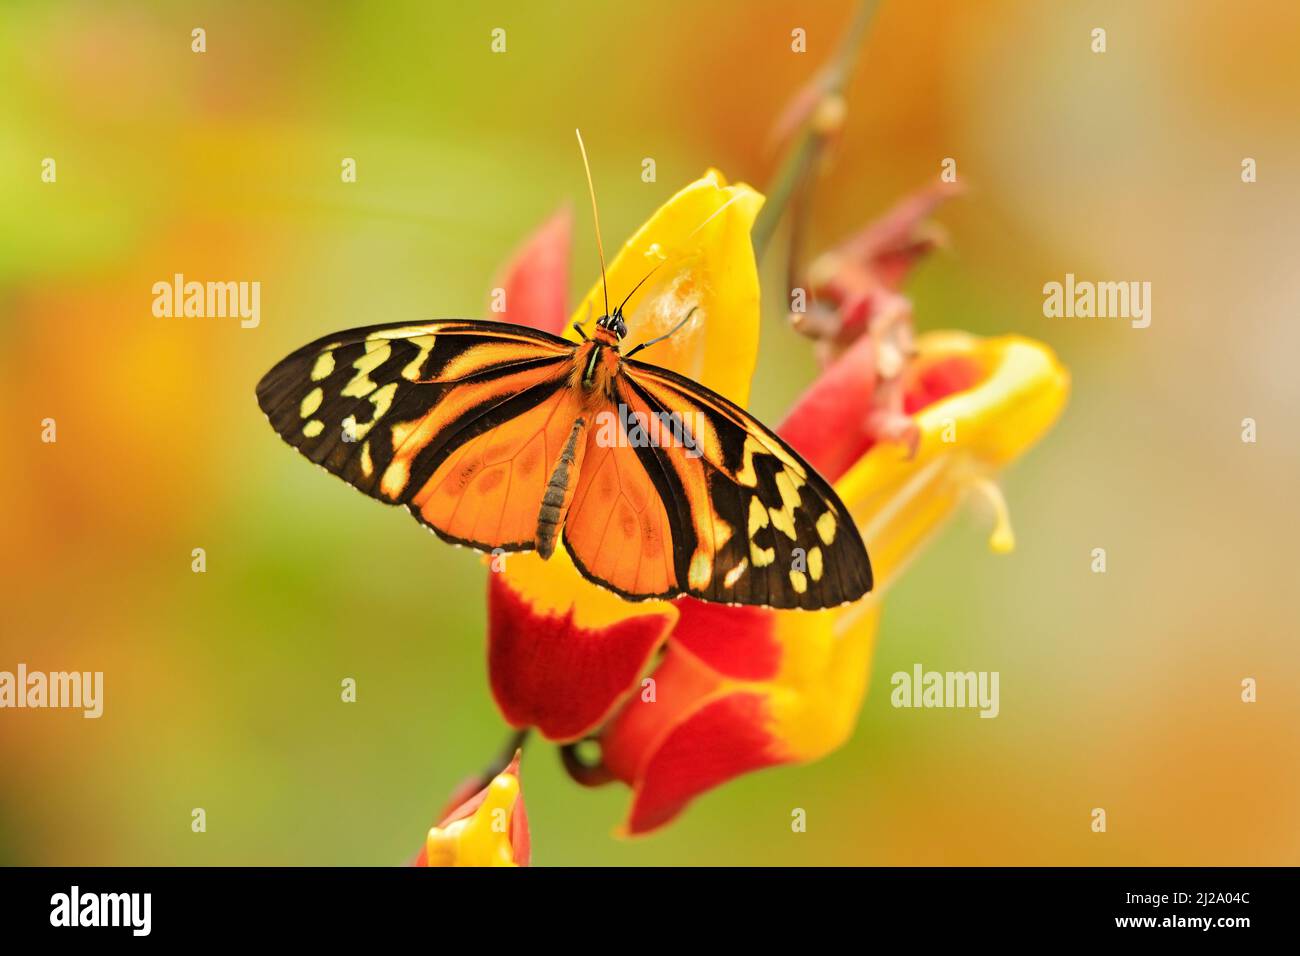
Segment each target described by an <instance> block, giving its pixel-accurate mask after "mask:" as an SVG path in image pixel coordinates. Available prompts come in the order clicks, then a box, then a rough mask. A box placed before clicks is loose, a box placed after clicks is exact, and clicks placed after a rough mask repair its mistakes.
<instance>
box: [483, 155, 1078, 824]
mask: <svg viewBox="0 0 1300 956" xmlns="http://www.w3.org/2000/svg"><path fill="white" fill-rule="evenodd" d="M762 201H763V200H762V197H761V196H759V195H758V194H757V193H756V192H755V191H754V190H752V189H750V188H749V187H748V186H745V185H743V184H742V185H727V184H726V182H725V180H724V179H723V178H722V176H721V175H720V174H719V173H717V172H716V171H710V172H709V173H708V174H706V175H705V176H704V177H703V178H702V179H700V180H698V181H697V182H695V183H693V184H691V185H690V186H688V187H686V188H685V189H683V190H682V191H681V192H679V193H678V194H677V195H675V196H674V197H672V198H671V199H670V200H669V201H668V202H667V203H666V204H665V205H664V206H663V207H662V208H661V209H659V210H658V211H657V212H656V213H655V214H654V216H653V217H652V218H651V219H650V221H649V222H647V223H646V224H645V226H643V227H642V228H641V229H640V230H639V231H638V232H637V233H636V235H634V236H633V237H632V238H631V239H630V240H628V242H627V243H626V244H625V245H624V246H623V247H622V249H621V250H620V251H619V253H618V255H617V256H616V257H615V258H614V260H613V261H612V262H611V263H610V266H609V269H608V281H609V288H610V290H611V294H614V293H615V292H616V291H621V290H628V289H631V288H632V287H633V286H634V285H635V284H636V283H637V282H638V281H639V280H640V279H642V278H643V277H644V276H645V275H646V274H647V272H649V271H650V270H651V269H652V268H654V267H655V266H656V265H660V264H661V263H662V267H661V268H659V269H658V270H657V271H656V272H655V273H654V275H653V277H652V279H651V280H650V281H649V282H647V283H646V284H645V286H643V287H642V288H641V290H639V291H638V292H637V293H636V294H635V295H634V296H633V297H632V299H631V301H630V302H629V305H628V309H627V316H628V326H629V330H630V333H629V341H633V342H635V341H641V340H644V339H646V338H650V337H652V336H654V335H658V334H661V333H662V332H664V331H666V330H667V329H668V328H670V327H671V326H672V324H673V323H674V322H675V320H676V319H677V318H678V317H680V316H681V315H682V314H683V312H684V310H685V307H684V306H683V303H685V302H687V300H689V302H690V304H692V305H695V306H697V307H698V308H699V310H700V312H701V313H702V319H703V321H700V322H698V323H692V324H691V325H690V326H689V327H688V328H687V329H684V330H683V331H682V332H681V333H680V334H678V335H674V336H673V337H672V338H670V339H668V340H667V341H665V342H664V343H662V344H661V345H658V346H656V352H655V355H654V362H655V363H656V364H659V365H662V366H664V367H667V368H670V369H672V370H674V371H677V372H680V373H682V374H684V375H688V376H690V377H691V378H693V379H695V380H697V381H699V382H701V383H702V384H704V385H707V386H708V387H710V388H712V389H714V390H715V391H717V392H719V393H721V394H722V395H725V396H726V397H728V398H730V399H731V400H732V401H734V402H737V403H738V404H741V405H743V404H745V402H746V400H747V398H748V393H749V387H750V379H751V376H752V373H753V368H754V362H755V358H756V355H757V349H758V314H759V313H758V277H757V269H756V267H755V263H754V255H753V251H752V247H751V244H750V239H749V230H750V227H751V226H752V224H753V221H754V217H755V216H756V214H757V212H758V210H759V208H760V207H761V205H762ZM931 207H932V203H931V202H930V201H928V200H927V201H920V202H917V203H914V204H913V205H912V206H910V207H900V208H902V209H904V210H907V209H910V210H912V212H911V214H910V215H911V216H912V219H913V221H907V218H908V214H907V213H906V212H903V213H898V214H896V216H895V219H896V220H898V221H895V222H894V223H893V226H894V230H893V231H892V232H890V233H889V236H890V237H891V238H897V239H898V240H899V242H898V243H896V245H897V246H898V249H899V255H898V256H889V257H886V258H884V259H881V260H879V261H882V262H885V263H886V264H887V267H888V268H890V269H893V268H894V267H895V266H897V265H898V263H899V261H900V259H899V257H900V256H901V257H904V258H906V259H907V261H908V262H910V261H911V259H913V258H915V255H914V253H913V251H912V250H913V249H914V247H913V246H911V245H909V244H907V243H906V242H904V241H903V240H904V239H905V238H906V236H907V235H909V234H910V230H911V229H912V228H913V227H914V226H915V224H916V223H915V221H914V220H915V219H917V218H919V217H921V216H922V215H924V214H925V212H927V211H928V210H929V209H930V208H931ZM561 233H562V234H563V238H564V240H565V242H566V243H567V220H558V219H557V220H554V221H552V223H550V224H548V226H547V227H544V230H543V234H544V235H551V236H554V235H557V234H561ZM543 245H545V244H544V243H543ZM860 245H862V248H861V249H858V248H856V247H854V248H846V249H845V250H844V251H843V253H842V254H843V256H844V258H843V259H842V263H843V264H844V267H845V268H846V269H851V268H856V267H857V265H858V264H860V263H861V262H862V261H864V257H865V260H866V261H868V262H869V261H870V255H871V254H874V253H875V252H876V251H878V248H879V245H880V244H879V243H877V244H876V246H871V244H870V243H865V244H861V243H860ZM869 246H871V247H870V248H868V247H869ZM538 247H539V246H538V243H537V242H536V241H535V242H533V243H530V244H529V246H527V247H526V251H525V254H524V255H523V256H521V258H520V259H519V260H517V262H516V264H515V266H514V267H513V268H512V269H511V270H510V271H509V273H508V274H507V277H506V288H507V301H509V299H510V289H511V287H512V286H511V284H510V283H511V282H518V281H524V283H525V286H526V287H527V289H528V290H529V293H528V296H529V297H528V299H526V300H525V301H528V302H533V303H544V307H538V308H537V310H536V311H532V310H531V309H529V310H525V309H523V308H515V309H513V310H512V311H511V312H510V313H509V315H510V317H511V318H512V319H514V320H515V321H523V322H527V323H528V324H531V325H535V326H538V327H542V328H547V329H549V330H551V331H559V330H560V329H561V328H564V327H565V326H567V324H568V323H567V322H566V320H565V317H564V314H563V311H562V306H561V305H560V304H559V303H562V301H563V298H562V294H559V295H557V294H556V293H555V291H554V290H555V289H560V290H562V289H563V288H564V287H565V283H566V282H567V276H566V275H564V263H565V259H566V257H565V256H563V255H556V254H555V252H554V250H553V249H552V250H549V251H547V252H546V254H545V255H544V256H539V255H538V254H537V252H536V250H537V249H538ZM528 250H533V251H532V252H531V254H530V253H529V252H528ZM854 253H862V255H860V256H857V257H856V258H854V255H853V254H854ZM548 263H549V265H547V264H548ZM882 268H885V267H884V266H882ZM844 274H845V275H853V276H855V278H854V280H853V281H854V282H855V283H856V285H854V286H853V288H856V289H858V290H859V291H861V290H864V289H871V288H881V289H887V290H890V291H893V290H896V289H897V286H898V283H899V282H900V281H901V275H900V274H899V273H898V272H897V271H893V272H890V273H889V274H888V275H885V276H877V277H876V278H875V279H872V278H871V277H870V276H863V275H861V274H858V273H856V272H848V271H846V272H845V273H844ZM520 276H526V280H520V279H519V278H518V277H520ZM547 276H549V278H547ZM826 282H827V283H828V284H829V285H828V288H841V287H840V286H836V285H834V280H833V279H829V278H828V279H827V280H826ZM872 282H875V283H876V285H875V286H873V285H872ZM845 288H847V287H845ZM543 290H547V291H543ZM844 294H845V295H848V294H849V292H848V291H845V293H844ZM856 301H857V302H858V303H859V307H858V308H857V309H855V310H854V312H853V314H852V315H851V316H850V319H852V324H850V325H847V326H841V328H839V329H837V330H836V335H835V345H836V349H835V351H836V352H837V353H838V357H836V358H835V359H833V360H831V361H830V362H829V364H828V365H827V367H826V368H825V369H824V370H823V373H822V374H821V376H820V377H819V378H818V380H817V381H816V382H815V383H814V384H813V385H812V386H811V387H810V388H809V390H808V391H807V392H806V393H805V395H804V396H803V397H802V398H801V399H800V400H799V402H797V403H796V405H795V407H794V409H793V410H792V412H791V414H790V415H789V416H788V418H787V419H786V421H785V422H784V423H783V424H782V425H781V427H780V429H779V431H780V432H781V433H782V435H783V437H785V438H786V440H787V441H789V442H790V443H791V444H792V445H793V446H794V447H795V448H796V449H797V450H799V451H800V452H801V453H802V454H803V455H804V457H805V458H807V460H808V461H809V462H810V463H811V464H813V465H814V466H815V467H816V468H817V469H818V470H819V471H820V472H821V473H822V474H823V475H824V476H825V477H826V478H827V479H828V480H831V481H833V482H834V483H835V487H836V490H837V491H838V492H839V494H840V496H841V498H842V499H843V500H844V502H845V504H846V505H847V506H848V508H849V510H850V511H851V513H852V514H853V516H854V518H855V520H856V522H857V524H858V526H859V528H860V530H861V531H862V535H863V539H864V541H865V542H866V544H867V547H868V550H869V552H870V554H871V558H872V564H873V566H874V569H875V575H876V590H875V591H874V592H873V593H872V594H871V595H869V596H868V597H867V598H865V599H863V600H862V601H859V602H857V603H856V604H853V605H851V606H848V607H843V608H836V609H831V610H824V611H811V612H810V611H776V610H771V609H767V608H754V607H730V606H722V605H714V604H707V603H703V602H700V601H696V600H693V599H689V598H683V599H680V600H677V601H673V602H664V601H650V602H645V603H639V604H633V603H629V602H626V601H624V600H622V599H620V598H618V597H617V596H615V595H613V594H612V593H610V592H608V591H605V590H602V589H601V588H598V587H597V586H595V585H593V584H590V583H589V582H587V581H585V580H584V579H583V578H582V577H581V576H580V575H579V574H578V572H577V571H576V570H575V569H574V568H573V566H572V564H571V562H570V561H569V559H568V557H567V555H565V554H564V553H563V551H557V552H556V554H555V555H554V556H553V557H552V558H551V559H550V560H549V561H542V560H541V559H540V558H538V557H536V556H535V555H532V554H522V555H514V556H511V557H510V558H509V560H508V561H507V562H506V563H505V564H504V566H502V567H501V568H500V569H499V570H500V573H493V574H490V575H489V584H488V603H489V628H488V638H489V648H488V660H489V670H490V678H491V685H492V690H493V694H494V696H495V698H496V701H497V704H498V705H499V707H500V708H501V711H502V713H503V714H504V715H505V717H506V720H507V721H509V722H510V723H511V724H512V725H513V726H516V727H525V726H531V727H535V728H536V729H538V730H539V731H540V732H541V733H542V734H543V735H544V736H546V737H548V738H550V739H552V740H555V741H558V742H562V743H563V742H571V741H576V740H580V739H583V738H589V737H594V738H596V739H598V740H599V743H600V747H601V755H602V757H601V759H602V762H603V767H602V768H600V771H599V772H598V773H596V774H594V775H593V776H601V775H604V776H612V777H615V778H617V779H619V780H622V781H623V782H625V783H626V784H628V785H629V786H630V787H631V788H632V790H633V799H632V806H631V810H630V813H629V815H628V819H627V824H626V831H627V832H629V833H643V832H646V831H648V830H651V829H653V828H655V827H657V826H660V825H662V824H663V823H665V822H667V821H669V820H671V819H672V818H673V817H674V816H676V815H677V814H678V813H679V812H680V811H681V810H682V809H683V808H684V807H685V805H686V804H687V803H688V802H689V801H690V800H691V799H693V798H694V797H695V796H697V795H699V794H700V793H702V792H704V791H706V790H708V789H710V788H712V787H714V786H716V785H718V784H720V783H722V782H724V781H726V780H728V779H730V778H732V777H734V776H736V775H738V774H741V773H744V772H746V771H750V770H755V769H758V768H761V767H766V766H771V765H774V764H780V763H788V762H799V761H807V760H812V759H816V758H818V757H820V756H822V755H824V754H826V753H828V752H829V751H831V750H833V749H834V748H836V747H838V746H839V745H840V744H842V743H843V742H844V741H845V740H846V739H847V737H848V736H849V734H850V733H851V732H852V728H853V726H854V723H855V721H856V719H857V714H858V711H859V708H860V706H861V703H862V699H863V696H864V694H865V691H866V687H867V679H868V675H869V671H870V664H871V656H872V648H873V645H874V641H875V636H876V627H877V622H878V618H879V608H880V599H881V595H882V594H883V592H884V591H885V590H886V589H887V588H888V586H889V584H890V582H891V581H892V580H893V578H894V577H895V576H896V575H897V573H898V572H899V570H900V569H901V568H902V567H903V565H904V564H905V563H906V561H907V560H908V558H909V557H911V556H912V555H913V554H915V553H916V551H917V550H918V548H919V547H920V546H921V544H922V543H923V542H924V541H925V539H926V538H927V537H929V536H930V535H931V534H932V533H933V532H934V531H935V530H936V529H938V528H939V527H940V526H941V525H942V524H943V523H944V521H945V520H946V519H947V518H948V517H949V516H951V515H952V514H953V513H954V511H955V510H956V509H957V508H958V507H959V505H960V504H961V502H962V500H963V499H964V498H966V497H967V496H969V495H971V494H976V495H979V496H981V497H983V498H985V499H986V500H989V501H992V502H993V503H994V505H995V510H996V513H997V514H998V515H999V519H998V521H997V525H996V527H995V531H994V535H993V537H992V539H991V544H992V545H993V546H994V548H995V550H1006V549H1008V548H1009V547H1010V546H1011V535H1010V526H1009V524H1008V523H1007V522H1006V520H1005V507H1004V506H1003V505H1002V503H1001V496H1000V494H999V493H998V492H997V486H996V485H995V484H994V480H995V477H996V475H997V474H998V472H999V471H1000V470H1001V469H1002V468H1003V467H1004V466H1006V465H1008V464H1010V463H1011V462H1012V461H1014V460H1015V459H1016V458H1017V457H1019V455H1020V454H1022V453H1023V452H1024V451H1025V450H1027V449H1028V448H1029V447H1030V446H1031V445H1033V444H1034V443H1035V442H1036V441H1037V440H1038V439H1039V438H1040V437H1041V436H1042V435H1043V434H1044V433H1045V432H1046V431H1047V429H1048V428H1050V426H1051V425H1052V423H1053V422H1054V421H1055V419H1056V418H1057V416H1058V415H1059V413H1060V411H1061V409H1062V407H1063V405H1064V402H1065V398H1066V394H1067V391H1068V375H1067V373H1066V372H1065V370H1064V369H1063V368H1062V367H1061V366H1060V364H1059V363H1058V362H1057V361H1056V359H1055V357H1054V356H1053V355H1052V354H1051V352H1050V351H1049V350H1048V349H1047V348H1046V347H1044V346H1043V345H1041V344H1039V343H1036V342H1033V341H1030V340H1028V339H1024V338H1019V337H1015V336H1009V337H1004V338H995V339H980V338H977V337H974V336H971V335H966V334H964V333H959V332H936V333H930V334H928V335H924V336H921V337H920V338H919V339H917V340H916V341H915V342H912V341H911V339H910V336H908V337H904V338H903V339H901V340H900V339H899V338H898V337H896V336H884V337H882V336H878V335H875V334H872V333H873V329H872V322H871V314H870V309H868V307H867V306H865V305H862V302H863V301H864V300H862V298H861V296H859V297H858V298H857V299H856ZM900 303H901V304H900ZM892 306H893V307H894V308H900V307H901V308H907V305H906V301H905V300H901V297H900V301H899V302H894V303H892ZM686 307H689V306H686ZM864 310H865V311H864ZM602 312H603V299H602V290H601V288H600V286H599V285H595V286H593V287H592V289H591V291H590V292H589V293H588V294H587V296H586V298H585V299H584V300H583V302H582V303H580V304H579V306H578V309H577V310H576V311H575V313H574V314H573V316H572V320H573V321H578V320H584V319H586V318H587V317H588V315H589V314H591V313H594V314H597V315H599V314H601V313H602ZM859 320H861V321H859ZM907 328H909V329H910V323H908V324H907ZM904 418H905V427H903V428H900V421H901V420H903V419H904Z"/></svg>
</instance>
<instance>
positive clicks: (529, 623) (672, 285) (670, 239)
mask: <svg viewBox="0 0 1300 956" xmlns="http://www.w3.org/2000/svg"><path fill="white" fill-rule="evenodd" d="M762 202H763V199H762V197H761V196H760V195H759V194H758V193H756V192H755V191H754V190H753V189H751V188H750V187H748V186H745V185H743V184H738V185H734V186H729V185H727V183H726V181H725V180H724V178H723V177H722V175H721V174H720V173H718V172H717V171H716V170H710V171H709V172H707V173H706V174H705V175H704V176H703V177H702V178H700V179H699V180H697V181H696V182H694V183H692V184H690V185H689V186H687V187H686V188H685V189H682V190H681V191H680V192H678V193H677V194H676V195H675V196H673V197H672V198H671V199H669V200H668V202H667V203H665V204H664V206H663V207H662V208H660V209H659V210H658V211H657V212H656V213H655V214H654V215H653V216H652V217H651V218H650V220H649V222H647V223H646V224H645V225H644V226H642V227H641V229H640V230H639V231H638V232H637V233H636V234H635V235H634V236H633V237H632V238H631V239H629V240H628V241H627V242H626V243H625V244H624V246H623V247H622V249H621V250H620V251H619V253H618V254H617V255H616V256H615V257H614V259H613V260H612V261H611V262H610V263H609V268H608V270H607V276H608V283H609V292H610V296H611V299H610V305H611V308H612V307H613V306H614V305H617V304H618V298H615V297H619V298H621V296H623V295H626V294H627V293H628V292H630V291H631V290H632V289H633V287H634V286H636V285H637V283H638V282H640V281H641V280H642V279H645V278H646V276H647V275H648V274H650V273H651V271H652V270H654V272H653V275H650V277H649V279H647V280H646V282H645V284H644V285H642V286H641V287H640V288H639V289H638V290H637V291H636V292H635V293H634V294H633V295H632V297H631V298H630V299H629V301H628V305H627V309H626V315H627V325H628V339H627V341H629V342H639V341H644V340H646V339H649V338H652V337H654V336H656V335H661V334H663V333H664V332H667V331H668V330H669V329H670V328H672V327H673V326H674V325H675V324H676V323H677V322H679V321H680V320H681V318H682V317H683V316H684V315H686V314H687V313H688V312H690V310H691V309H692V308H695V313H694V314H693V316H692V317H691V320H690V321H689V322H688V323H687V324H686V325H685V326H684V327H683V328H682V329H681V330H680V331H678V332H677V333H675V334H674V335H673V336H672V337H671V338H669V339H667V340H665V341H664V342H661V343H660V344H658V345H656V346H655V349H654V362H655V364H656V365H660V366H662V367H665V368H669V369H672V370H673V371H677V372H680V373H682V374H683V375H687V376H689V377H691V378H693V379H695V380H696V381H699V382H702V383H703V384H705V385H708V386H709V387H710V388H712V389H714V390H715V391H717V392H720V393H722V394H723V395H725V396H727V397H728V398H730V399H731V400H732V401H734V402H737V403H738V404H741V405H743V404H745V402H746V400H747V398H748V395H749V382H750V377H751V375H752V372H753V368H754V362H755V359H756V358H757V354H758V322H757V319H758V272H757V268H756V266H755V263H754V255H753V251H752V248H751V247H750V242H749V229H750V226H751V225H752V224H753V221H754V217H755V215H757V213H758V210H759V207H760V206H761V205H762ZM526 248H535V247H534V246H533V245H532V244H529V245H528V246H526ZM551 261H555V260H554V259H553V258H552V260H551ZM520 268H528V269H533V268H535V263H527V264H524V263H519V262H517V263H516V265H515V267H514V268H513V269H510V270H508V271H507V274H508V275H510V274H514V273H515V272H516V271H518V270H519V269H520ZM552 275H553V280H552V282H553V284H554V285H558V286H559V287H560V288H563V287H564V286H565V285H566V284H567V276H565V275H563V274H562V272H560V271H559V270H554V271H553V272H552ZM604 310H605V305H604V290H603V289H602V287H601V285H600V283H599V282H597V283H596V284H595V285H594V286H593V287H592V288H591V291H590V292H588V294H587V296H586V297H585V299H584V300H583V301H582V303H581V304H580V305H579V306H578V308H577V310H576V311H575V312H574V313H573V316H572V321H576V322H584V321H587V320H588V319H589V318H590V317H591V316H593V315H596V316H599V315H601V314H603V313H604ZM515 318H516V319H518V318H520V316H519V315H517V314H516V315H515ZM528 321H529V324H530V325H537V326H541V327H550V328H554V327H555V325H556V323H555V316H554V314H553V313H552V314H545V315H543V314H538V315H530V316H529V317H528ZM570 334H571V335H574V336H576V333H572V332H571V333H570ZM497 568H499V569H501V573H494V574H491V575H489V583H488V669H489V676H490V680H491V685H492V692H493V695H494V697H495V698H496V701H497V704H498V706H499V707H500V708H501V712H502V714H503V715H504V716H505V718H506V720H507V721H508V722H509V723H510V724H512V725H513V726H515V727H525V726H534V727H536V728H538V729H539V730H540V731H541V732H542V733H543V734H544V735H545V736H546V737H549V738H550V739H552V740H559V741H569V740H575V739H578V738H580V737H582V736H584V735H585V734H587V733H588V732H589V731H591V730H592V729H593V728H595V727H596V726H598V725H599V724H600V723H601V722H602V721H603V719H604V718H605V717H606V716H607V715H608V714H609V713H610V711H611V710H612V709H613V707H614V706H615V705H616V704H617V703H618V702H619V700H620V698H622V697H623V696H625V695H626V694H627V692H628V691H629V690H630V688H631V687H632V685H633V683H634V682H635V681H636V679H637V676H638V675H639V674H640V673H641V672H642V671H643V670H644V669H645V667H646V665H647V664H648V663H649V661H650V658H651V657H652V655H653V654H654V653H655V651H656V650H657V649H658V648H659V646H660V645H662V643H663V641H664V639H665V638H666V637H667V636H668V633H669V632H670V631H671V630H672V627H673V625H674V624H675V623H676V621H677V616H678V612H677V609H676V608H675V607H674V606H673V605H672V604H671V603H668V602H665V601H647V602H643V603H639V604H630V603H628V602H626V601H624V600H623V599H622V598H619V597H618V596H616V595H614V594H612V593H611V592H609V591H606V590H605V589H603V588H600V587H598V586H596V585H594V584H592V583H590V582H588V581H586V580H585V579H584V578H582V577H581V576H580V575H579V574H578V571H577V569H576V568H574V566H573V563H572V561H571V560H570V559H569V556H568V554H567V552H565V551H563V550H557V551H556V552H555V554H554V555H553V556H552V557H551V558H550V559H549V560H546V561H544V560H542V559H541V558H540V557H538V556H537V555H535V554H531V553H525V554H518V555H511V556H510V557H509V558H508V559H506V560H503V561H500V562H499V563H498V564H496V565H494V569H497Z"/></svg>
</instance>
